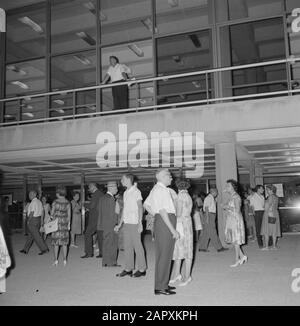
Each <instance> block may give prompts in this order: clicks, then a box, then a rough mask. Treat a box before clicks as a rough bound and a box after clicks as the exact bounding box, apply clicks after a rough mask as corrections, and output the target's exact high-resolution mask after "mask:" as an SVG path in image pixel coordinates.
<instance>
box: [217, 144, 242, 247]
mask: <svg viewBox="0 0 300 326" xmlns="http://www.w3.org/2000/svg"><path fill="white" fill-rule="evenodd" d="M215 158H216V185H217V189H218V191H219V195H218V201H217V202H218V230H219V238H220V240H221V242H222V245H223V246H226V244H225V242H224V238H225V233H224V231H225V218H226V216H225V215H224V211H223V209H222V204H224V203H226V202H227V201H228V198H229V196H228V194H227V193H225V192H224V189H225V185H226V181H227V180H228V179H234V180H237V159H236V148H235V144H234V143H219V144H216V145H215Z"/></svg>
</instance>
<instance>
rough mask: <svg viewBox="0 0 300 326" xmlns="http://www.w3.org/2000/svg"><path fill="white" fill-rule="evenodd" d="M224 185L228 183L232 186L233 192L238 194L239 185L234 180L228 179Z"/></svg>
mask: <svg viewBox="0 0 300 326" xmlns="http://www.w3.org/2000/svg"><path fill="white" fill-rule="evenodd" d="M226 183H230V184H231V185H232V188H233V189H234V191H235V192H238V189H239V184H238V182H237V181H236V180H234V179H229V180H227V181H226Z"/></svg>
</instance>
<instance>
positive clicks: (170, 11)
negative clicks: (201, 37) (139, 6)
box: [156, 0, 212, 34]
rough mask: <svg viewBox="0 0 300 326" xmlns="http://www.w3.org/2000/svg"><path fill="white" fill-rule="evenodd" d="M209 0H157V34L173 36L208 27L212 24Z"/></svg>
mask: <svg viewBox="0 0 300 326" xmlns="http://www.w3.org/2000/svg"><path fill="white" fill-rule="evenodd" d="M211 2H212V1H207V0H156V33H158V34H171V33H176V32H184V31H188V30H195V29H199V28H203V27H208V25H209V24H210V23H211V9H210V3H211Z"/></svg>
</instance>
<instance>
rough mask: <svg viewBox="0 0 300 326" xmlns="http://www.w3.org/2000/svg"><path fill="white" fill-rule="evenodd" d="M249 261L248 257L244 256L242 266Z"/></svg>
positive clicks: (241, 261)
mask: <svg viewBox="0 0 300 326" xmlns="http://www.w3.org/2000/svg"><path fill="white" fill-rule="evenodd" d="M247 261H248V257H247V256H245V255H244V256H243V258H242V259H241V260H240V265H243V264H244V263H247Z"/></svg>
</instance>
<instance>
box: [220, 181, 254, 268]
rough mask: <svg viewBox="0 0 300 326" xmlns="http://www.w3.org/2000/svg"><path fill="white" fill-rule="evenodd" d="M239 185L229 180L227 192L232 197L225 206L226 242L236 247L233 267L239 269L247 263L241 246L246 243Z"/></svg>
mask: <svg viewBox="0 0 300 326" xmlns="http://www.w3.org/2000/svg"><path fill="white" fill-rule="evenodd" d="M237 189H238V183H237V182H236V181H235V180H232V179H230V180H227V183H226V188H225V191H226V192H228V194H229V195H230V198H229V201H228V203H227V204H225V205H223V208H224V210H225V211H226V224H225V242H227V243H229V244H232V245H234V249H235V263H234V264H232V265H230V266H231V267H237V266H239V265H242V264H244V263H246V262H247V260H248V257H247V256H245V255H244V253H243V251H242V249H241V245H243V244H244V243H245V225H244V221H243V215H242V213H241V203H242V200H241V197H240V196H239V195H238V193H237Z"/></svg>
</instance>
